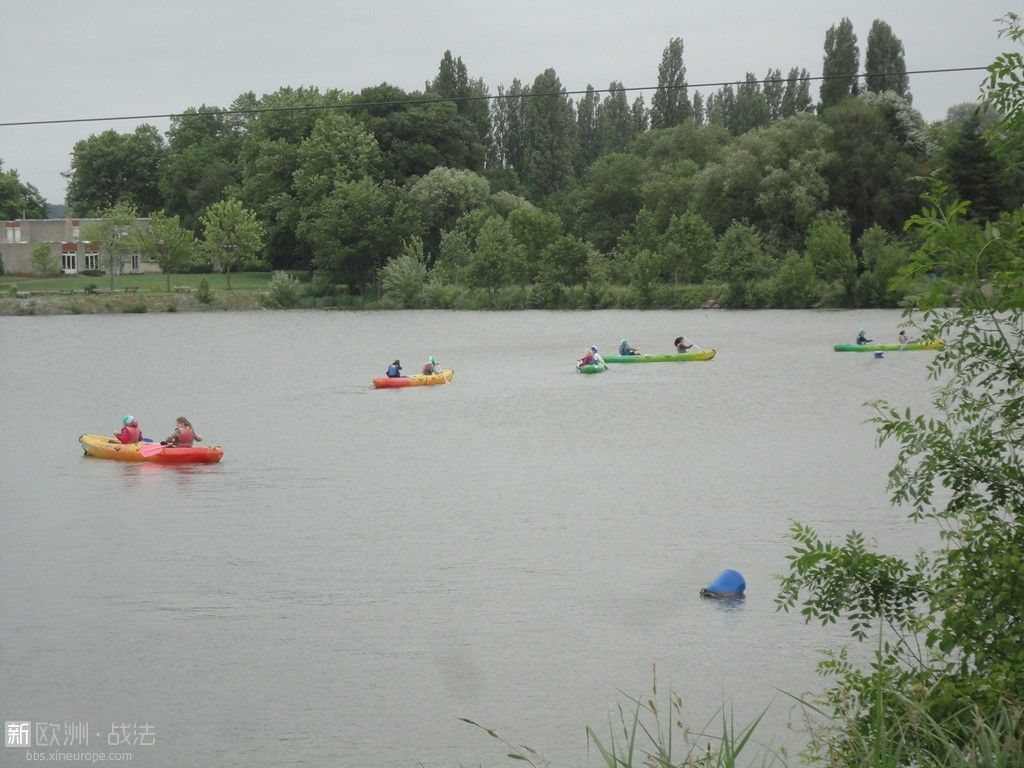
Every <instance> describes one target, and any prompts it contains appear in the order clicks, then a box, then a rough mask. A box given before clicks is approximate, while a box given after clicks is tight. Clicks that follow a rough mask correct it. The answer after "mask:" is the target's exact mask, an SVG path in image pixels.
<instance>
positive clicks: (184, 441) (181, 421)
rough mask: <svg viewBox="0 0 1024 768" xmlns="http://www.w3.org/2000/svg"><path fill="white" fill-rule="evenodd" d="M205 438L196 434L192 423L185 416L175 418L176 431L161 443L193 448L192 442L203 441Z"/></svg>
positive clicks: (173, 446) (174, 446)
mask: <svg viewBox="0 0 1024 768" xmlns="http://www.w3.org/2000/svg"><path fill="white" fill-rule="evenodd" d="M202 440H203V438H201V437H200V436H199V435H197V434H196V430H195V428H194V427H193V426H192V423H191V422H190V421H189V420H188V419H186V418H185V417H184V416H179V417H178V418H177V419H175V420H174V432H173V433H172V434H171V436H170V437H168V438H167V439H166V440H161V441H160V445H168V446H171V447H172V448H191V447H192V443H194V442H202Z"/></svg>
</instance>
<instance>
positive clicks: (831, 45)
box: [819, 16, 860, 111]
mask: <svg viewBox="0 0 1024 768" xmlns="http://www.w3.org/2000/svg"><path fill="white" fill-rule="evenodd" d="M859 65H860V49H859V48H858V47H857V36H856V35H855V34H854V33H853V22H851V21H850V20H849V19H848V18H846V17H845V16H844V17H843V19H842V21H840V22H839V25H838V26H836V25H835V24H833V25H832V26H831V27H829V28H828V32H826V33H825V57H824V60H823V63H822V67H821V74H822V76H823V77H824V78H825V79H824V80H822V82H821V104H820V106H819V111H824V110H826V109H828V108H829V107H834V106H835V105H836V104H838V103H839V102H841V101H842V100H843V99H845V98H846V97H847V96H850V95H851V94H852V95H854V96H856V95H857V69H858V67H859Z"/></svg>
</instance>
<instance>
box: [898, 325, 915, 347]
mask: <svg viewBox="0 0 1024 768" xmlns="http://www.w3.org/2000/svg"><path fill="white" fill-rule="evenodd" d="M915 341H917V339H912V338H910V337H909V336H907V332H906V330H904V329H903V328H901V329H900V344H913V343H914V342H915Z"/></svg>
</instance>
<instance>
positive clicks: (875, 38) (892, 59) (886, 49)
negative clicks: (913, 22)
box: [864, 19, 910, 100]
mask: <svg viewBox="0 0 1024 768" xmlns="http://www.w3.org/2000/svg"><path fill="white" fill-rule="evenodd" d="M906 72H907V62H906V60H905V58H904V51H903V43H902V42H901V41H900V39H899V38H898V37H896V35H894V34H893V31H892V27H890V26H889V25H888V24H886V23H885V22H884V21H882V20H881V19H875V20H874V21H873V22H872V23H871V31H870V32H868V47H867V51H866V52H865V54H864V74H865V77H864V81H865V84H866V86H867V89H868V90H869V91H874V92H875V93H880V92H881V91H895V92H896V93H898V94H899V95H900V96H904V97H906V98H907V100H909V99H910V94H909V93H908V89H909V87H910V79H909V78H908V77H907V74H906Z"/></svg>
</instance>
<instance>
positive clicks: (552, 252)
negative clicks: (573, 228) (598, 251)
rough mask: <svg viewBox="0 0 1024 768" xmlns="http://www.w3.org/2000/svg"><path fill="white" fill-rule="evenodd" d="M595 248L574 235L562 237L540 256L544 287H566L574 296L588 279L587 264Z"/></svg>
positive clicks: (541, 277) (541, 276) (540, 274)
mask: <svg viewBox="0 0 1024 768" xmlns="http://www.w3.org/2000/svg"><path fill="white" fill-rule="evenodd" d="M594 253H595V251H594V249H593V247H592V246H591V245H590V244H589V243H586V242H584V241H582V240H580V239H578V238H575V237H573V236H572V235H562V236H560V237H559V238H558V239H557V240H555V241H554V242H552V243H550V244H549V245H548V246H547V247H546V248H545V249H544V251H543V252H542V253H541V255H540V272H539V275H538V277H539V280H540V282H541V284H543V285H566V286H568V287H569V295H570V296H574V294H575V289H576V286H577V285H580V284H581V283H583V282H585V281H586V279H587V274H588V273H587V264H588V261H589V260H590V259H591V258H592V257H593V255H594Z"/></svg>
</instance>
